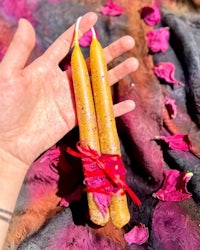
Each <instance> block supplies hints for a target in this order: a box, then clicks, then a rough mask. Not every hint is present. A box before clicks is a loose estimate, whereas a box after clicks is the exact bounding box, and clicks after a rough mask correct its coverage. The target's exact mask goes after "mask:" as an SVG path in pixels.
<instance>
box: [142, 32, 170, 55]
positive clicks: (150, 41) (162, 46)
mask: <svg viewBox="0 0 200 250" xmlns="http://www.w3.org/2000/svg"><path fill="white" fill-rule="evenodd" d="M169 36H170V32H169V29H168V28H159V29H157V30H150V31H149V32H147V35H146V38H147V46H148V48H149V49H150V50H151V51H152V52H154V53H156V52H159V51H162V52H166V51H167V49H168V43H169Z"/></svg>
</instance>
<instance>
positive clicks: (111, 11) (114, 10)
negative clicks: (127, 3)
mask: <svg viewBox="0 0 200 250" xmlns="http://www.w3.org/2000/svg"><path fill="white" fill-rule="evenodd" d="M99 12H100V13H102V14H103V15H108V16H119V15H121V14H122V13H123V12H124V9H123V8H122V7H121V6H119V5H117V4H115V3H114V2H113V1H107V2H106V3H105V5H104V6H103V7H102V8H101V9H100V10H99Z"/></svg>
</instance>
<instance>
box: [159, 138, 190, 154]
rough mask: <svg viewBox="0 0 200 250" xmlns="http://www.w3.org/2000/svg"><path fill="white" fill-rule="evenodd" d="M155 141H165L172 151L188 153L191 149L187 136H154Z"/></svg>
mask: <svg viewBox="0 0 200 250" xmlns="http://www.w3.org/2000/svg"><path fill="white" fill-rule="evenodd" d="M156 139H159V140H163V141H165V142H166V143H167V144H168V146H169V148H171V149H173V150H183V151H189V150H190V149H191V147H192V142H191V141H190V138H189V136H188V135H182V134H179V135H172V136H156Z"/></svg>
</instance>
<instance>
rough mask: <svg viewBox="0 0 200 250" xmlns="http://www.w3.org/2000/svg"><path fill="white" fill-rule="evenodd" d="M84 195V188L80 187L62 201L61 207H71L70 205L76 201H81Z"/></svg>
mask: <svg viewBox="0 0 200 250" xmlns="http://www.w3.org/2000/svg"><path fill="white" fill-rule="evenodd" d="M82 193H83V187H82V186H79V187H78V188H77V189H75V190H74V192H72V193H71V194H69V195H68V196H67V197H65V198H62V199H61V200H60V204H59V205H60V206H61V207H69V205H70V204H71V203H72V202H74V201H79V200H80V199H81V196H82Z"/></svg>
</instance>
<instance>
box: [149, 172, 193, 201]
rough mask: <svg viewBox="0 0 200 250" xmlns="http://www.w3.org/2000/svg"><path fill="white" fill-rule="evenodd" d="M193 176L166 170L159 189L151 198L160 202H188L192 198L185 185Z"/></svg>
mask: <svg viewBox="0 0 200 250" xmlns="http://www.w3.org/2000/svg"><path fill="white" fill-rule="evenodd" d="M192 176H193V174H192V173H188V172H180V171H178V170H168V171H166V172H165V179H164V183H163V186H162V188H161V189H159V190H158V191H157V192H156V193H154V194H153V197H155V198H158V199H159V200H162V201H182V200H188V199H190V197H191V196H192V194H191V193H189V192H188V190H187V186H186V185H187V183H188V182H189V180H190V179H191V177H192Z"/></svg>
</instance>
